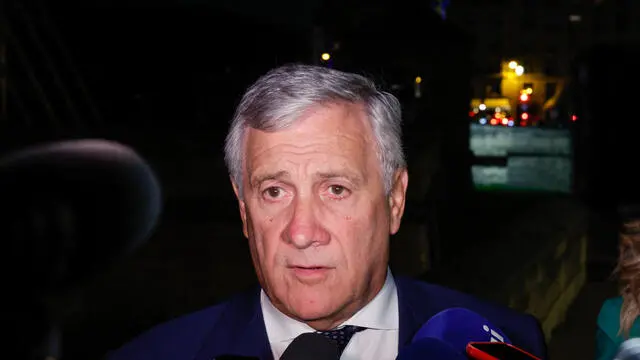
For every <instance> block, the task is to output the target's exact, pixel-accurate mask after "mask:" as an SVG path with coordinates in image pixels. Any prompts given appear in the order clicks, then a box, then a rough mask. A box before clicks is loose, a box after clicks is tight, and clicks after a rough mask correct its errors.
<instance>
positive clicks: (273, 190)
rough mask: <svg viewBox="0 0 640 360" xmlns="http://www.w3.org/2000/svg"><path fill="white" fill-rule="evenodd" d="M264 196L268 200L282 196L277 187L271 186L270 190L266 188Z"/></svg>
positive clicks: (280, 190)
mask: <svg viewBox="0 0 640 360" xmlns="http://www.w3.org/2000/svg"><path fill="white" fill-rule="evenodd" d="M264 194H265V195H266V196H268V197H270V198H278V197H280V196H282V189H281V188H279V187H275V186H272V187H270V188H267V189H266V190H265V191H264Z"/></svg>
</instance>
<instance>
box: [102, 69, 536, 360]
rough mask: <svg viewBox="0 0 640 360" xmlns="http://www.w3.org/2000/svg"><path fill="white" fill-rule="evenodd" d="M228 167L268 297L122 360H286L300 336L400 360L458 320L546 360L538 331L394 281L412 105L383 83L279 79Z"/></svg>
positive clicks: (247, 106)
mask: <svg viewBox="0 0 640 360" xmlns="http://www.w3.org/2000/svg"><path fill="white" fill-rule="evenodd" d="M225 155H226V161H227V165H228V169H229V173H230V177H231V183H232V185H233V189H234V191H235V194H236V196H237V199H238V203H239V207H240V216H241V217H242V222H243V232H244V235H245V236H246V237H247V239H248V241H249V245H250V249H251V256H252V259H253V264H254V266H255V270H256V274H257V276H258V279H259V281H260V284H261V289H256V291H254V292H251V293H249V294H244V295H241V296H238V297H236V298H233V299H231V300H230V301H228V302H226V303H223V304H221V305H217V306H213V307H211V308H208V309H205V310H202V311H200V312H197V313H194V314H190V315H186V316H183V317H180V318H178V319H175V320H173V321H170V322H168V323H166V324H163V325H160V326H158V327H156V328H154V329H152V330H150V331H149V332H147V333H146V334H143V335H141V336H140V337H139V338H137V339H135V340H134V341H132V342H131V343H129V344H127V345H125V346H124V347H123V348H121V349H120V350H118V351H116V352H114V353H113V354H112V355H111V359H113V360H121V359H154V360H159V359H175V360H178V359H181V360H182V359H202V360H204V359H206V360H211V359H212V358H215V357H218V356H220V355H224V354H233V355H241V356H251V357H256V358H260V359H279V358H280V356H281V355H282V354H283V352H284V351H285V349H286V348H287V346H288V345H289V344H290V343H291V342H292V341H293V339H294V338H296V337H297V336H299V335H300V334H303V333H307V332H322V333H323V334H325V335H327V336H330V337H332V338H335V339H338V340H339V341H338V344H337V345H338V347H339V350H340V351H341V353H342V355H341V359H349V360H355V359H378V360H391V359H395V357H396V355H397V353H398V349H399V348H401V347H402V346H405V345H406V344H408V343H409V342H410V341H411V338H412V336H413V335H414V334H415V332H416V331H417V330H418V329H419V328H420V326H421V325H422V324H423V323H424V322H425V321H427V320H428V319H429V318H430V317H432V316H433V315H434V314H436V313H437V312H439V311H442V310H444V309H446V308H449V307H454V306H455V307H465V308H467V309H470V310H473V311H475V312H478V313H479V314H481V315H483V316H484V317H486V318H488V319H489V320H490V321H491V322H493V323H494V325H496V326H498V327H500V328H501V329H502V330H503V331H504V332H505V333H507V335H508V336H509V337H510V338H511V340H512V341H513V342H514V343H515V344H517V345H518V346H520V347H522V348H524V349H525V350H528V351H530V352H532V353H534V354H536V355H538V356H541V357H542V356H544V355H545V354H544V353H545V345H544V337H543V335H542V334H541V332H540V328H539V326H538V323H537V321H536V320H535V319H534V318H533V317H531V316H528V315H523V314H519V313H516V312H514V311H511V310H509V309H507V308H503V307H500V306H497V305H493V304H488V303H484V302H481V301H479V300H477V299H475V298H473V297H470V296H467V295H464V294H461V293H458V292H455V291H453V290H449V289H446V288H442V287H439V286H435V285H431V284H426V283H421V282H417V281H413V280H409V279H401V278H398V279H396V278H394V277H393V275H392V274H391V272H390V271H389V269H388V259H389V236H390V234H394V233H396V232H397V231H398V229H399V227H400V221H401V219H402V214H403V211H404V206H405V196H406V195H405V194H406V190H407V184H408V180H409V179H408V175H407V168H406V163H405V158H404V154H403V149H402V140H401V111H400V104H399V102H398V100H397V99H396V98H395V97H394V96H393V95H391V94H388V93H385V92H381V91H379V90H377V88H376V86H375V85H374V84H373V83H372V82H371V81H370V80H368V79H366V78H364V77H362V76H359V75H356V74H350V73H345V72H340V71H337V70H332V69H328V68H324V67H316V66H307V65H289V66H284V67H280V68H277V69H274V70H272V71H270V72H269V73H267V74H266V75H264V76H263V77H261V78H260V79H259V80H258V81H257V82H256V83H255V84H253V85H252V86H251V87H250V88H249V89H248V90H247V92H246V93H245V94H244V96H243V98H242V101H241V102H240V105H239V106H238V109H237V111H236V113H235V116H234V119H233V121H232V124H231V128H230V131H229V134H228V136H227V141H226V146H225Z"/></svg>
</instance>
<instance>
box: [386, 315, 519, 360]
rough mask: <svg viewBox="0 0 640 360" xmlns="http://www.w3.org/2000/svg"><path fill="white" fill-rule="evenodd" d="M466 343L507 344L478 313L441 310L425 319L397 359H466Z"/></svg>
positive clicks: (503, 337)
mask: <svg viewBox="0 0 640 360" xmlns="http://www.w3.org/2000/svg"><path fill="white" fill-rule="evenodd" d="M470 342H504V343H507V344H510V343H511V340H509V338H508V337H507V335H506V334H505V333H504V332H502V330H500V329H499V328H498V327H496V326H495V325H493V324H491V323H490V322H489V320H487V319H485V318H484V317H482V316H481V315H479V314H478V313H475V312H473V311H471V310H468V309H464V308H450V309H446V310H443V311H441V312H439V313H437V314H436V315H434V316H433V317H432V318H431V319H429V320H428V321H427V322H426V323H424V325H422V327H421V328H420V329H419V330H418V332H416V334H415V335H414V337H413V339H412V341H411V344H410V345H409V346H407V347H406V348H404V349H402V350H401V351H400V352H399V353H398V357H397V358H396V359H397V360H410V359H429V358H434V359H442V360H448V359H452V360H457V359H467V357H466V348H467V344H469V343H470Z"/></svg>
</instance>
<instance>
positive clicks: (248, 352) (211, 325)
mask: <svg viewBox="0 0 640 360" xmlns="http://www.w3.org/2000/svg"><path fill="white" fill-rule="evenodd" d="M396 286H397V289H398V302H399V313H400V336H399V344H398V347H402V346H404V345H407V344H409V343H410V342H411V339H412V338H413V336H414V334H415V333H416V331H417V330H418V329H419V328H420V326H422V324H424V323H425V322H426V321H427V320H429V319H430V318H431V317H432V316H433V315H435V314H437V313H438V312H440V311H442V310H445V309H447V308H451V307H463V308H466V309H469V310H471V311H475V312H477V313H478V314H480V315H482V316H484V317H485V318H486V319H488V320H489V321H490V322H491V323H493V324H494V325H495V326H497V327H498V328H500V329H501V330H502V331H504V332H505V334H507V336H509V338H510V339H511V341H512V342H513V344H515V345H517V346H518V347H520V348H522V349H524V350H526V351H529V352H530V353H532V354H534V355H537V356H538V357H540V358H543V359H546V357H547V354H546V345H545V339H544V335H543V333H542V331H541V329H540V325H539V323H538V321H537V320H536V319H535V318H534V317H533V316H531V315H525V314H521V313H519V312H516V311H514V310H511V309H509V308H507V307H503V306H500V305H496V304H492V303H488V302H483V301H480V300H478V299H476V298H474V297H472V296H469V295H465V294H462V293H460V292H457V291H454V290H451V289H447V288H444V287H441V286H438V285H433V284H428V283H425V282H419V281H416V280H411V279H406V278H396ZM259 294H260V292H259V289H257V290H255V291H252V292H250V293H248V294H243V295H240V296H236V297H235V298H232V299H231V300H230V301H227V302H225V303H222V304H220V305H216V306H212V307H209V308H207V309H204V310H201V311H198V312H195V313H192V314H189V315H185V316H182V317H179V318H177V319H174V320H171V321H169V322H167V323H164V324H161V325H159V326H156V327H155V328H153V329H151V330H149V331H148V332H146V333H144V334H142V335H140V336H139V337H137V338H136V339H134V340H133V341H131V342H130V343H128V344H125V345H124V346H123V347H122V348H120V349H118V350H116V351H114V352H112V353H110V354H109V355H108V357H107V358H108V359H109V360H212V359H213V358H215V357H216V356H220V355H240V356H253V357H259V358H260V359H261V360H273V356H272V354H271V349H270V347H269V341H268V339H267V332H266V329H265V325H264V320H263V318H262V311H261V308H260V295H259Z"/></svg>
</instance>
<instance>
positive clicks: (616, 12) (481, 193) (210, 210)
mask: <svg viewBox="0 0 640 360" xmlns="http://www.w3.org/2000/svg"><path fill="white" fill-rule="evenodd" d="M0 4H1V5H0V6H1V8H0V22H1V27H0V81H1V82H0V86H1V94H0V95H1V98H0V110H1V112H0V155H1V154H4V153H7V152H10V151H12V150H16V149H20V148H22V147H24V146H27V145H31V144H37V143H41V142H46V141H53V140H62V139H76V138H103V139H109V140H115V141H118V142H121V143H123V144H125V145H128V146H131V147H132V148H134V149H135V150H136V151H138V152H139V153H140V154H141V155H142V156H143V157H144V158H145V159H147V160H148V161H149V163H150V164H151V166H152V168H153V169H154V170H155V172H156V173H157V175H158V177H159V179H160V181H161V184H162V189H163V201H164V208H163V211H162V217H161V220H160V223H159V225H158V227H157V229H156V231H155V232H154V234H153V235H152V237H151V238H150V239H149V241H148V243H147V244H146V245H144V246H143V247H141V248H140V249H138V250H137V251H136V252H135V253H134V254H132V255H131V256H129V257H127V258H124V259H121V260H119V261H118V262H117V263H115V264H113V265H112V266H110V267H109V268H108V269H106V270H105V271H102V272H100V273H99V274H98V275H97V276H94V277H93V278H92V279H91V281H87V282H86V283H83V285H82V286H81V287H80V288H78V289H75V290H74V291H68V292H63V293H56V294H53V295H52V296H51V299H50V300H48V301H51V303H53V304H57V305H56V306H57V308H58V311H57V314H59V318H58V319H57V320H58V321H57V324H59V325H60V329H61V333H62V344H63V346H62V350H61V351H62V353H63V354H64V356H63V357H62V358H63V359H70V360H73V359H93V358H100V357H101V356H103V355H104V354H105V353H106V352H108V351H109V350H112V349H115V348H117V347H119V346H120V345H122V344H123V343H124V342H126V341H128V340H130V339H131V338H133V337H134V336H135V335H137V334H139V333H141V332H142V331H144V330H146V329H148V328H150V327H151V326H153V325H156V324H159V323H161V322H163V321H166V320H168V319H171V318H174V317H176V316H179V315H182V314H186V313H188V312H191V311H194V310H197V309H201V308H203V307H207V306H210V305H212V304H215V303H216V302H219V301H222V300H223V299H225V298H227V297H228V296H230V295H231V294H234V293H237V292H238V291H241V290H243V289H247V288H249V287H250V286H252V285H254V284H255V283H256V279H255V275H254V272H253V268H252V265H251V261H250V257H249V251H248V246H247V244H246V239H244V237H243V236H242V231H241V230H242V228H241V223H240V217H239V213H238V209H237V204H236V201H235V198H234V196H233V191H232V188H231V186H230V183H229V180H228V175H227V171H226V168H225V165H224V161H223V140H224V136H225V135H226V131H227V128H228V124H229V121H230V119H231V116H232V114H233V111H234V109H235V106H236V104H237V102H238V101H239V99H240V96H241V95H242V92H243V91H244V90H245V89H246V87H247V86H248V85H249V84H251V83H252V82H253V81H255V80H256V79H257V78H258V77H259V76H260V75H262V74H264V73H265V72H266V71H268V70H269V69H271V68H273V67H276V66H278V65H283V64H287V63H292V62H300V63H311V64H318V65H322V66H330V67H333V68H336V69H340V70H347V71H352V72H357V73H360V74H364V75H367V76H370V77H372V78H373V79H375V80H376V81H377V82H378V83H379V84H380V86H381V87H382V88H383V89H385V90H387V91H390V92H392V93H394V94H395V95H396V96H397V97H398V98H399V99H400V101H401V103H402V106H403V111H404V130H403V131H404V141H405V147H406V152H407V158H408V163H409V174H410V186H409V190H408V192H409V194H408V203H407V209H406V214H405V217H404V219H403V224H402V227H401V230H400V233H399V234H397V235H396V236H394V237H393V239H392V254H391V257H392V259H391V267H392V269H393V271H394V274H403V275H409V276H413V277H417V278H422V279H425V280H427V281H432V282H437V283H441V284H444V285H446V286H450V287H453V288H456V289H459V290H462V291H465V292H468V293H472V294H475V295H478V296H480V297H483V298H487V299H490V300H494V301H498V302H501V303H503V304H505V305H508V306H510V307H513V308H515V309H518V310H520V311H526V312H529V313H532V314H533V315H535V316H536V317H537V318H538V319H539V320H540V322H541V324H542V327H543V330H544V331H545V335H546V336H547V340H548V344H549V351H550V356H551V358H553V359H569V358H583V359H586V358H589V357H593V346H592V344H593V342H594V335H595V320H596V316H597V312H598V309H599V307H600V305H601V303H602V301H603V300H604V299H605V298H607V297H610V296H615V294H616V285H615V282H613V281H611V280H610V279H609V275H610V274H611V271H612V270H613V267H614V264H615V260H616V257H617V250H618V249H617V233H616V231H617V229H618V225H619V224H618V222H619V215H618V208H619V206H621V205H625V204H631V203H636V202H640V190H639V189H638V185H637V182H638V180H637V179H638V177H636V175H635V169H634V168H635V163H636V162H637V154H638V151H637V148H636V146H637V145H636V141H635V140H636V138H637V136H638V134H639V132H638V130H640V122H639V121H638V119H637V113H638V111H640V108H639V107H638V96H640V93H639V90H638V85H639V84H640V73H639V71H638V67H637V64H638V63H639V61H640V58H639V55H640V46H639V45H640V2H637V1H632V0H600V1H597V0H537V1H536V0H484V1H483V0H477V1H474V0H450V1H447V0H440V1H431V0H421V1H417V0H394V1H386V0H375V1H360V0H346V1H337V0H309V1H293V0H279V1H271V2H260V1H255V0H243V1H231V0H224V1H211V0H158V1H151V0H146V1H145V0H129V1H126V0H85V1H79V0H57V1H54V0H49V1H47V0H3V1H2V2H0ZM95 191H101V189H100V188H99V187H97V188H96V189H95ZM14 275H15V276H16V277H18V276H19V272H16V273H15V274H14ZM61 304H63V305H61ZM7 311H11V310H10V309H9V310H7ZM54 352H55V351H54ZM54 355H56V354H54ZM57 355H59V354H57Z"/></svg>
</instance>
